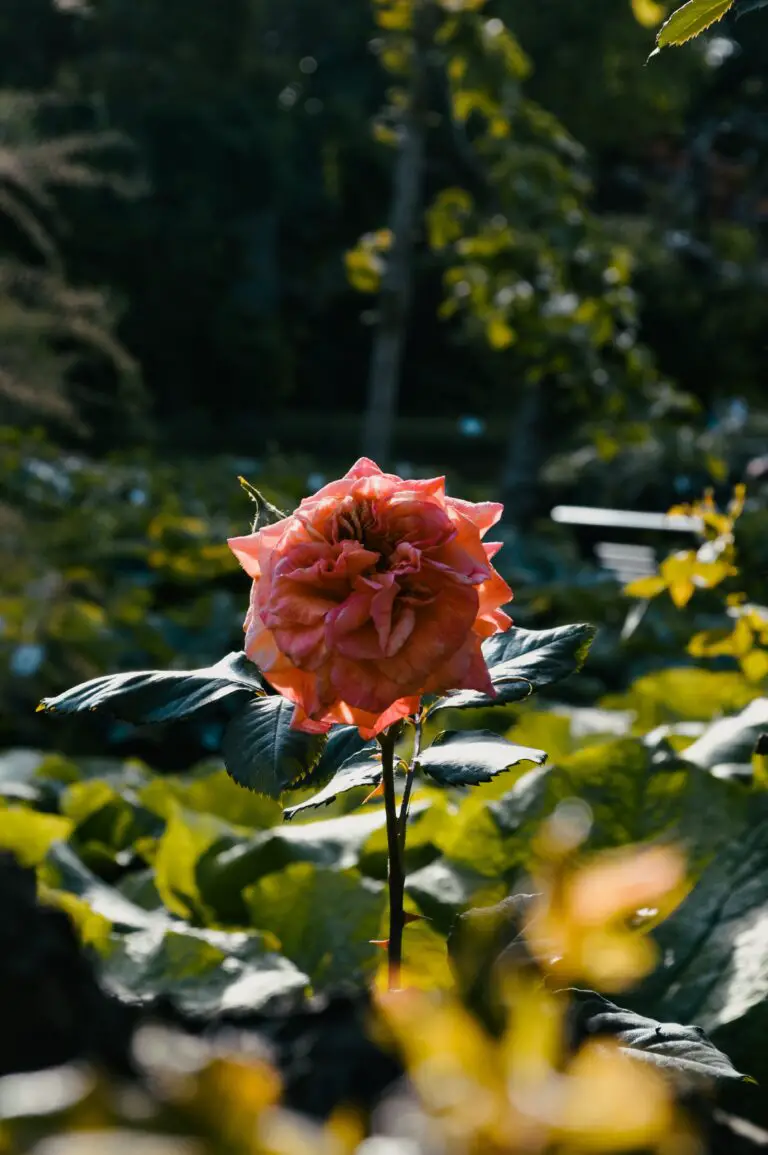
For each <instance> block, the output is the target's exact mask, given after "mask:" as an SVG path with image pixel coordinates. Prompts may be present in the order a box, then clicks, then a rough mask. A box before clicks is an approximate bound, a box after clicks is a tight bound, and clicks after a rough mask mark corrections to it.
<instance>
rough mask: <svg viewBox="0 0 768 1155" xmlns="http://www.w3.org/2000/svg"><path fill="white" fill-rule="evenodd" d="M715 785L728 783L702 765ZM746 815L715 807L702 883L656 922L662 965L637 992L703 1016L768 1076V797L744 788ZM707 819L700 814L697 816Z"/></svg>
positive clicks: (761, 1077)
mask: <svg viewBox="0 0 768 1155" xmlns="http://www.w3.org/2000/svg"><path fill="white" fill-rule="evenodd" d="M699 775H700V776H701V777H706V778H708V779H709V781H710V782H712V783H714V784H715V785H716V786H718V787H726V786H727V785H728V784H727V783H725V782H721V781H720V780H718V779H716V778H712V777H711V776H710V775H706V774H704V773H703V772H702V771H699ZM740 794H741V796H742V799H743V809H742V818H741V821H740V822H736V821H734V818H733V816H732V815H728V814H727V813H725V812H724V810H721V811H720V812H718V811H717V810H715V811H713V812H711V813H710V816H709V821H710V833H711V838H710V842H711V841H712V839H713V838H714V836H717V840H718V845H717V851H716V852H714V853H713V851H712V850H711V849H710V855H709V858H710V861H709V863H708V865H707V867H706V869H705V870H704V871H703V873H702V874H701V876H700V878H699V880H698V882H697V885H696V886H695V887H694V888H693V890H692V891H691V893H690V894H689V895H688V897H687V898H686V899H685V901H684V902H683V903H682V904H681V905H680V906H679V907H678V908H677V910H676V911H674V913H673V914H672V915H671V916H670V917H669V918H668V919H665V921H664V922H663V923H661V924H660V926H658V927H657V928H656V931H655V932H654V937H655V938H656V939H657V941H658V943H659V947H660V958H661V965H660V966H659V967H658V968H657V970H656V971H655V972H654V974H653V975H651V976H650V978H649V979H647V980H646V982H645V983H644V984H643V986H642V987H641V989H640V991H639V992H638V1004H639V1005H642V1007H643V1009H648V1010H649V1011H650V1012H651V1013H652V1014H654V1015H656V1016H658V1017H660V1018H670V1019H671V1018H674V1019H677V1020H682V1021H683V1022H691V1021H694V1022H698V1023H701V1025H702V1026H703V1027H704V1029H705V1030H706V1031H707V1032H708V1033H709V1034H710V1035H711V1036H712V1038H713V1040H714V1041H715V1043H716V1044H717V1045H718V1046H719V1047H722V1048H723V1050H725V1051H726V1052H727V1053H728V1054H729V1055H730V1056H731V1057H732V1058H733V1061H734V1063H735V1064H736V1065H737V1066H738V1067H741V1068H742V1069H743V1070H745V1071H748V1072H749V1074H750V1075H753V1076H754V1077H755V1078H756V1079H757V1080H758V1081H759V1082H760V1083H761V1084H764V1083H765V1082H766V1081H768V1052H766V1048H765V1038H766V1032H768V797H766V795H764V794H751V795H747V794H746V792H745V791H743V790H741V791H740ZM703 820H704V816H703V815H702V816H701V818H700V821H703Z"/></svg>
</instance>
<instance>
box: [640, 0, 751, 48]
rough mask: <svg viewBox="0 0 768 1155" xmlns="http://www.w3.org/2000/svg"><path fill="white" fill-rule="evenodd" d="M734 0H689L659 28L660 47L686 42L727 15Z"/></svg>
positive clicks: (657, 41) (658, 40) (657, 39)
mask: <svg viewBox="0 0 768 1155" xmlns="http://www.w3.org/2000/svg"><path fill="white" fill-rule="evenodd" d="M732 4H733V0H688V3H687V4H684V5H683V6H682V8H678V9H677V11H676V12H673V13H672V15H671V16H670V18H669V20H667V21H666V22H665V23H664V24H663V25H662V26H661V28H660V29H659V34H658V36H657V37H656V43H657V45H658V47H659V48H666V47H667V46H668V45H679V44H685V43H686V41H688V40H691V39H693V37H694V36H698V35H699V34H700V33H701V32H704V31H706V29H707V28H709V27H710V26H711V25H712V24H714V23H716V21H718V20H721V19H722V17H723V16H725V14H726V12H727V11H728V9H729V8H730V7H731V5H732Z"/></svg>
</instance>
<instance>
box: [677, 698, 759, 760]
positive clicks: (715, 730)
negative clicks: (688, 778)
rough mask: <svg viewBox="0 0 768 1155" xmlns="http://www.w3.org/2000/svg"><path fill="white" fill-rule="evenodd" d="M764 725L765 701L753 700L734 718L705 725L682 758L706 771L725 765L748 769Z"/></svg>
mask: <svg viewBox="0 0 768 1155" xmlns="http://www.w3.org/2000/svg"><path fill="white" fill-rule="evenodd" d="M767 726H768V698H756V699H755V701H754V702H750V704H749V705H748V706H747V707H746V709H744V710H742V711H741V713H740V714H736V716H735V717H733V718H721V719H719V720H718V721H717V722H713V723H712V725H711V726H708V727H707V729H706V730H705V731H704V733H703V734H702V735H701V737H700V738H698V739H697V740H696V741H695V742H694V743H693V744H692V745H691V746H689V747H688V748H687V750H685V752H684V754H683V757H684V758H685V760H686V761H687V762H693V763H694V764H695V765H696V766H702V767H704V768H705V769H707V770H712V769H714V768H715V767H716V766H721V765H723V764H726V763H742V764H746V765H747V766H748V765H749V763H750V760H751V758H752V752H753V751H754V749H755V745H756V744H757V740H758V738H759V737H760V735H761V734H762V733H763V731H764V730H765V729H766V727H767Z"/></svg>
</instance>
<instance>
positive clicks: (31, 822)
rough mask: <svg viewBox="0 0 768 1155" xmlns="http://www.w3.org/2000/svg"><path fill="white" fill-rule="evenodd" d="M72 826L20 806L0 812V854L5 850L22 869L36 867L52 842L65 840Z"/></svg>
mask: <svg viewBox="0 0 768 1155" xmlns="http://www.w3.org/2000/svg"><path fill="white" fill-rule="evenodd" d="M71 832H72V822H71V820H70V819H69V818H60V817H59V816H58V815H56V814H39V813H38V812H37V811H36V810H28V809H27V808H26V807H23V806H7V807H4V808H3V809H0V850H9V851H10V852H11V853H12V854H14V855H15V856H16V858H18V860H19V862H20V863H21V864H22V866H37V865H38V864H39V863H41V862H42V861H43V859H44V858H45V856H46V854H47V853H48V850H49V849H50V847H51V846H52V845H53V843H55V842H59V841H62V840H64V839H66V838H68V837H69V835H70V834H71Z"/></svg>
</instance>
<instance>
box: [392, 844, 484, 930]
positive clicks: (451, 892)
mask: <svg viewBox="0 0 768 1155" xmlns="http://www.w3.org/2000/svg"><path fill="white" fill-rule="evenodd" d="M484 885H487V882H486V880H485V879H484V878H483V877H482V875H479V874H475V873H474V871H471V870H469V869H467V868H463V867H460V866H454V865H453V864H452V863H450V862H446V860H445V859H444V858H439V859H436V860H435V861H434V862H430V863H428V865H427V866H422V867H421V869H420V870H414V871H413V872H409V873H408V875H407V876H406V880H405V890H406V893H407V894H409V895H410V896H411V897H412V898H413V899H414V900H415V902H416V903H417V904H418V907H419V909H420V910H421V911H423V913H424V914H425V915H426V916H427V918H429V919H431V920H432V922H433V923H435V924H436V925H437V927H438V929H439V930H442V931H443V932H444V933H447V931H448V930H449V929H450V927H451V925H452V924H453V922H454V920H455V918H456V911H457V910H461V909H462V907H465V906H466V905H467V903H468V902H470V901H471V899H472V898H473V896H474V895H475V894H477V892H478V891H479V890H480V889H481V888H482V887H483V886H484Z"/></svg>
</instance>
